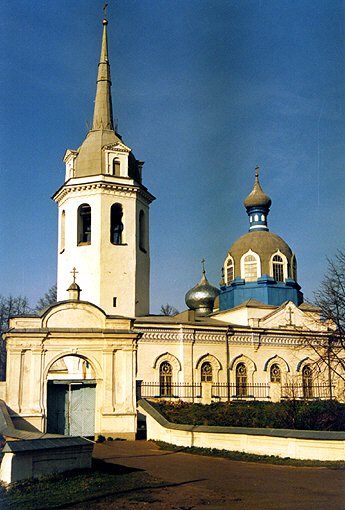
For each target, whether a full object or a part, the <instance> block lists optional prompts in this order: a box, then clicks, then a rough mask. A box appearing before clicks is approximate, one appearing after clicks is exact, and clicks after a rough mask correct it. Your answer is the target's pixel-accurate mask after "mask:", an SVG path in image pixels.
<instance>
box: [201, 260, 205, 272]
mask: <svg viewBox="0 0 345 510" xmlns="http://www.w3.org/2000/svg"><path fill="white" fill-rule="evenodd" d="M201 266H202V274H205V259H204V258H203V259H202V261H201Z"/></svg>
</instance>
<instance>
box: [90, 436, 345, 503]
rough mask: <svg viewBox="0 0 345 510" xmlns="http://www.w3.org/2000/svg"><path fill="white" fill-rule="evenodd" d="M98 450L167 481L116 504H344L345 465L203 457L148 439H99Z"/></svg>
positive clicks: (108, 458)
mask: <svg viewBox="0 0 345 510" xmlns="http://www.w3.org/2000/svg"><path fill="white" fill-rule="evenodd" d="M94 456H95V457H96V458H99V459H103V460H104V461H106V462H110V463H113V464H117V465H120V466H127V467H131V468H136V469H142V470H145V471H146V472H148V473H149V474H151V475H152V476H154V477H156V478H160V479H163V480H165V481H166V482H168V484H167V486H166V487H165V488H160V489H152V490H150V488H148V489H147V490H146V489H145V493H146V500H147V502H144V501H145V498H144V497H143V501H142V502H140V501H137V502H136V501H131V502H126V498H123V499H121V500H116V502H114V506H113V505H112V504H111V502H109V501H108V502H107V505H106V507H102V505H100V506H98V505H97V506H96V505H95V506H94V505H93V508H107V509H108V508H109V509H110V508H114V509H115V508H116V509H122V508H123V509H125V508H150V509H152V510H154V509H161V508H162V509H168V508H172V509H183V510H189V509H193V510H199V509H203V508H205V507H206V508H208V509H214V510H220V509H225V510H240V509H241V510H314V509H315V510H345V471H344V470H335V469H327V468H310V467H305V468H303V467H292V466H279V465H273V464H271V465H270V464H260V463H253V462H240V461H231V460H228V459H222V458H216V457H203V456H199V455H191V454H187V453H183V452H170V451H162V450H159V449H158V447H157V446H156V445H155V444H153V443H151V442H146V441H114V442H107V443H104V444H97V445H95V450H94Z"/></svg>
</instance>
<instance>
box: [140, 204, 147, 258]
mask: <svg viewBox="0 0 345 510" xmlns="http://www.w3.org/2000/svg"><path fill="white" fill-rule="evenodd" d="M145 237H146V229H145V213H144V211H140V213H139V248H140V249H141V250H142V251H146V248H145V245H146V242H145Z"/></svg>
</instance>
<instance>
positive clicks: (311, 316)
mask: <svg viewBox="0 0 345 510" xmlns="http://www.w3.org/2000/svg"><path fill="white" fill-rule="evenodd" d="M259 325H260V327H264V328H289V327H291V328H298V329H305V330H308V331H313V330H316V331H323V330H325V329H327V328H325V326H324V325H323V324H322V323H321V322H320V318H319V315H318V313H315V312H308V311H304V310H301V309H300V308H299V307H297V306H296V305H295V303H293V302H292V301H288V302H286V303H283V304H282V305H281V306H280V307H279V308H277V309H276V310H274V311H273V312H271V313H270V314H269V315H266V316H265V317H263V318H262V319H261V320H260V322H259Z"/></svg>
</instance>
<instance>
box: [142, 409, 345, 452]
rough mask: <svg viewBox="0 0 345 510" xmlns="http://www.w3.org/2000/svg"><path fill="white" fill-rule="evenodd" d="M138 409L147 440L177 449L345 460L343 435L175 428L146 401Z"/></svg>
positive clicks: (335, 433) (176, 426)
mask: <svg viewBox="0 0 345 510" xmlns="http://www.w3.org/2000/svg"><path fill="white" fill-rule="evenodd" d="M139 409H140V412H142V413H143V414H144V415H145V416H146V427H147V439H153V440H156V441H165V442H167V443H171V444H174V445H177V446H185V447H191V446H196V447H202V448H216V449H219V450H229V451H239V452H245V453H251V454H256V455H275V456H278V457H290V458H293V459H313V460H321V461H327V460H328V461H344V460H345V433H344V432H316V431H304V430H299V431H297V430H295V431H292V430H291V431H287V430H279V429H269V430H266V429H246V428H243V429H241V428H239V427H236V428H235V427H205V426H192V425H189V426H188V425H176V424H173V423H170V422H168V421H167V420H165V419H164V418H163V417H162V416H161V415H160V414H159V413H158V412H157V411H156V410H155V409H154V408H153V407H152V406H150V404H148V402H146V401H140V402H139Z"/></svg>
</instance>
